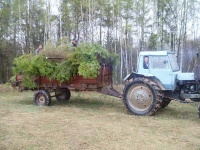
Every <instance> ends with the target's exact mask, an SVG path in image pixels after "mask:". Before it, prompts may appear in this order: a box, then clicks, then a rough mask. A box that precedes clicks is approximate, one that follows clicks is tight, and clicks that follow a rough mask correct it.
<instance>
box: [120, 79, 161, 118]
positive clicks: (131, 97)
mask: <svg viewBox="0 0 200 150" xmlns="http://www.w3.org/2000/svg"><path fill="white" fill-rule="evenodd" d="M160 95H161V94H160V93H159V87H158V86H157V84H156V83H155V82H153V81H150V80H149V79H148V78H145V79H142V80H137V81H133V82H131V83H129V84H127V85H126V87H125V89H124V96H123V100H124V104H125V106H126V108H127V109H128V110H129V111H130V112H131V113H133V114H135V115H154V114H155V112H156V111H157V110H158V109H159V108H160V103H161V102H162V99H161V96H160Z"/></svg>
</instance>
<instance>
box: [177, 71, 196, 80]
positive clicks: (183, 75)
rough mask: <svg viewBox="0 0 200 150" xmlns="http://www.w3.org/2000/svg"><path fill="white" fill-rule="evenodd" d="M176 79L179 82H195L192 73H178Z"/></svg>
mask: <svg viewBox="0 0 200 150" xmlns="http://www.w3.org/2000/svg"><path fill="white" fill-rule="evenodd" d="M177 79H178V80H179V81H184V80H195V79H194V73H178V75H177Z"/></svg>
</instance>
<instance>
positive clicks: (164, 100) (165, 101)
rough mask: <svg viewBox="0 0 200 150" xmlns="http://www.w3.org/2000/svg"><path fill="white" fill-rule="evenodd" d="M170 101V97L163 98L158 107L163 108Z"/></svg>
mask: <svg viewBox="0 0 200 150" xmlns="http://www.w3.org/2000/svg"><path fill="white" fill-rule="evenodd" d="M170 102H171V99H169V98H163V101H162V102H161V104H160V108H165V107H167V106H168V105H169V103H170Z"/></svg>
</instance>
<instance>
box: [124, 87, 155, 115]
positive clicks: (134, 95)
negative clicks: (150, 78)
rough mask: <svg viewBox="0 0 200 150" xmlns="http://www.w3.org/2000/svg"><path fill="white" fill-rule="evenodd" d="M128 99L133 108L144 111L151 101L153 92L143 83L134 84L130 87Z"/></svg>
mask: <svg viewBox="0 0 200 150" xmlns="http://www.w3.org/2000/svg"><path fill="white" fill-rule="evenodd" d="M128 100H129V104H130V105H131V107H133V108H134V109H135V110H137V111H145V110H147V109H148V108H149V107H150V106H151V104H152V103H153V93H152V92H151V90H150V89H149V88H148V87H146V86H145V85H140V86H135V87H132V88H131V89H130V91H129V93H128Z"/></svg>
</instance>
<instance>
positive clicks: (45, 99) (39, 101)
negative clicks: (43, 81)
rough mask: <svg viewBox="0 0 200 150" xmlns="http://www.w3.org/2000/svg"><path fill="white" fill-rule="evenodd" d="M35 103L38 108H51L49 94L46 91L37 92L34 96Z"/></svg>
mask: <svg viewBox="0 0 200 150" xmlns="http://www.w3.org/2000/svg"><path fill="white" fill-rule="evenodd" d="M34 102H35V104H36V105H38V106H49V105H50V104H51V97H50V94H49V92H47V91H45V90H39V91H36V92H35V95H34Z"/></svg>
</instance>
